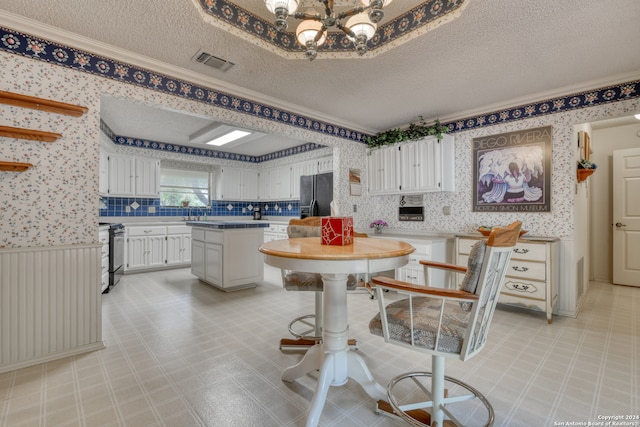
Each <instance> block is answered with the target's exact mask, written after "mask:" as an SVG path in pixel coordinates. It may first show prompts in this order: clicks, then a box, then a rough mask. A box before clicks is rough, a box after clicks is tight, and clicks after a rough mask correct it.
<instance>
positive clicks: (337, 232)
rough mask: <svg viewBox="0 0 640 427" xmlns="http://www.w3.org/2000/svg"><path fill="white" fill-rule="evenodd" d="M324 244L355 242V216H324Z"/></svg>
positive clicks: (343, 244) (339, 244) (341, 244)
mask: <svg viewBox="0 0 640 427" xmlns="http://www.w3.org/2000/svg"><path fill="white" fill-rule="evenodd" d="M322 244H323V245H337V246H345V245H351V244H353V217H350V216H325V217H322Z"/></svg>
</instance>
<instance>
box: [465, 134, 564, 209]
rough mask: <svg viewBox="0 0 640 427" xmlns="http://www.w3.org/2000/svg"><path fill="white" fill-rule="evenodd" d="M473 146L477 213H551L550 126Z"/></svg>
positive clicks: (480, 140)
mask: <svg viewBox="0 0 640 427" xmlns="http://www.w3.org/2000/svg"><path fill="white" fill-rule="evenodd" d="M472 143H473V211H474V212H550V211H551V203H550V200H551V126H547V127H542V128H536V129H527V130H521V131H516V132H509V133H503V134H499V135H491V136H483V137H480V138H474V139H473V140H472Z"/></svg>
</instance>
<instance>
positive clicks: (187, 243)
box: [182, 234, 191, 264]
mask: <svg viewBox="0 0 640 427" xmlns="http://www.w3.org/2000/svg"><path fill="white" fill-rule="evenodd" d="M182 262H184V263H185V264H188V263H190V262H191V234H183V235H182Z"/></svg>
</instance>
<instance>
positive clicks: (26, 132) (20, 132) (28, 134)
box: [0, 126, 62, 142]
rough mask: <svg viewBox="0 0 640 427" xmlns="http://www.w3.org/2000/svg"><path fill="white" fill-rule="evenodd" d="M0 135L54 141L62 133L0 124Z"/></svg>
mask: <svg viewBox="0 0 640 427" xmlns="http://www.w3.org/2000/svg"><path fill="white" fill-rule="evenodd" d="M0 136H6V137H7V138H16V139H30V140H32V141H42V142H55V141H56V140H57V139H58V138H60V137H61V136H62V135H61V134H59V133H55V132H44V131H41V130H33V129H23V128H14V127H10V126H0Z"/></svg>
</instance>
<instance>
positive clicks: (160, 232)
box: [127, 226, 167, 236]
mask: <svg viewBox="0 0 640 427" xmlns="http://www.w3.org/2000/svg"><path fill="white" fill-rule="evenodd" d="M127 234H128V235H129V236H164V235H165V234H167V227H154V226H151V227H127Z"/></svg>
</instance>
